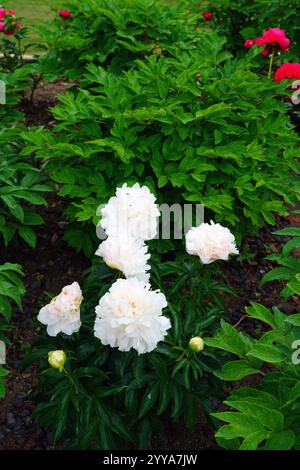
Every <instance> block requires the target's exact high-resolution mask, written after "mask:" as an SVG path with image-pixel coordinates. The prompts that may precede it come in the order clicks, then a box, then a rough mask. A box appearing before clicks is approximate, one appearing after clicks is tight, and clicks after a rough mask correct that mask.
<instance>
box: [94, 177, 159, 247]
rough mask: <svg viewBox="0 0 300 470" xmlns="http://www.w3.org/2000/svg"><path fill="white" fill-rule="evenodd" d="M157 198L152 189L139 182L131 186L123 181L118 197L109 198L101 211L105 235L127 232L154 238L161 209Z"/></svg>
mask: <svg viewBox="0 0 300 470" xmlns="http://www.w3.org/2000/svg"><path fill="white" fill-rule="evenodd" d="M155 201H156V198H155V197H154V196H153V194H151V192H150V191H149V188H147V187H146V186H142V187H141V186H140V185H139V184H138V183H136V184H134V185H133V186H132V187H131V188H129V187H128V186H127V184H126V183H125V184H123V186H122V187H121V188H117V190H116V196H114V197H112V198H110V200H109V201H108V203H107V204H106V206H104V207H103V209H102V210H101V214H102V220H101V224H100V225H101V227H102V228H103V229H104V230H105V233H106V235H108V236H113V237H118V236H120V233H125V234H126V236H127V237H132V238H135V239H137V240H143V241H145V240H151V239H152V238H154V237H155V235H156V233H157V219H158V217H159V216H160V212H159V209H158V206H157V204H155Z"/></svg>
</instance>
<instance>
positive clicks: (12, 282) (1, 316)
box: [0, 263, 25, 398]
mask: <svg viewBox="0 0 300 470" xmlns="http://www.w3.org/2000/svg"><path fill="white" fill-rule="evenodd" d="M22 276H23V271H22V267H21V266H20V265H18V264H12V263H4V264H2V265H0V341H3V342H4V343H8V339H7V337H6V333H7V331H9V330H10V326H9V322H10V320H11V316H12V305H11V304H12V302H15V303H16V304H17V305H18V307H19V308H20V309H22V303H21V301H22V296H23V295H24V293H25V287H24V285H23V283H22V281H21V277H22ZM7 374H8V371H7V370H6V369H4V368H3V367H1V365H0V398H3V397H4V396H5V385H4V377H5V376H6V375H7Z"/></svg>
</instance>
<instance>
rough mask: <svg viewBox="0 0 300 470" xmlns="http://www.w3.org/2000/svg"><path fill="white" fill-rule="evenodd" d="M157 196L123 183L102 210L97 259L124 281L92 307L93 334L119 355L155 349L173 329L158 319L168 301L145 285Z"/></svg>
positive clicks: (153, 231)
mask: <svg viewBox="0 0 300 470" xmlns="http://www.w3.org/2000/svg"><path fill="white" fill-rule="evenodd" d="M155 200H156V199H155V197H154V196H153V194H151V192H150V191H149V189H148V188H147V187H146V186H142V187H141V186H140V185H139V184H135V185H134V186H132V187H131V188H129V187H128V186H127V184H124V185H123V186H122V187H121V188H117V190H116V195H115V196H114V197H112V198H111V199H110V200H109V201H108V203H107V204H106V206H105V207H104V208H103V209H102V211H101V213H102V220H101V227H102V228H103V229H104V231H105V233H106V235H107V236H108V238H107V239H106V240H105V241H104V242H102V243H101V244H100V246H99V248H98V250H97V251H96V255H99V256H102V258H103V259H104V261H105V263H106V264H107V265H108V266H110V267H111V268H115V269H118V270H119V271H122V272H123V273H124V275H125V277H126V278H127V279H119V280H118V281H116V282H115V283H114V284H113V285H112V287H111V288H110V290H109V292H108V293H107V294H105V295H104V296H103V297H102V298H101V299H100V301H99V305H98V306H97V307H96V314H97V318H96V322H95V336H96V337H97V338H99V339H100V340H101V341H102V343H103V344H109V345H110V346H111V347H112V348H114V347H118V348H119V350H120V351H129V350H130V349H132V348H133V349H135V350H136V351H137V352H138V353H139V354H143V353H146V352H150V351H152V350H153V349H155V348H156V346H157V343H158V342H159V341H161V340H162V339H163V338H164V337H165V335H166V333H167V330H168V329H169V328H170V327H171V324H170V321H169V319H168V318H166V317H164V316H163V315H162V309H163V308H164V307H166V306H167V301H166V298H165V296H164V294H162V293H161V292H160V291H151V286H150V284H148V281H149V277H150V275H149V273H148V271H149V270H150V266H149V264H148V260H149V258H150V254H148V247H147V246H146V245H145V241H147V240H151V239H152V238H154V237H155V235H156V233H157V225H158V217H159V215H160V212H159V209H158V206H157V204H156V203H155Z"/></svg>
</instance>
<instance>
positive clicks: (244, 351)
mask: <svg viewBox="0 0 300 470" xmlns="http://www.w3.org/2000/svg"><path fill="white" fill-rule="evenodd" d="M246 312H247V314H248V316H249V317H250V318H253V319H257V320H259V321H261V322H263V323H264V324H265V325H266V326H267V327H268V328H269V330H268V331H266V332H265V333H263V334H262V335H261V337H260V338H258V339H254V338H252V337H250V336H249V335H247V334H245V333H242V332H239V331H238V330H237V328H234V327H232V326H231V325H229V324H228V323H226V322H221V329H220V330H219V332H218V333H217V334H216V335H215V337H214V338H210V339H206V340H205V343H206V344H207V345H210V346H212V347H213V348H217V349H221V350H224V351H227V352H229V353H231V354H233V355H235V356H237V359H235V360H233V361H231V362H227V363H226V364H225V365H224V366H223V367H222V368H221V369H219V370H217V371H215V375H216V376H217V377H218V378H220V379H221V380H225V381H237V380H240V379H243V378H244V377H248V376H253V375H257V376H258V377H259V378H260V379H259V382H260V385H258V386H255V387H251V386H250V387H249V386H247V387H240V388H238V389H235V390H233V392H232V393H231V394H230V395H229V397H228V398H226V400H225V402H224V403H225V404H226V405H227V406H228V407H229V411H219V412H217V413H213V416H214V417H216V418H218V419H219V420H221V421H225V422H226V423H227V424H225V425H224V426H222V427H221V428H220V429H219V430H218V431H217V434H216V438H217V441H218V443H219V444H220V445H221V446H223V447H225V448H230V449H241V450H255V449H260V450H289V449H299V425H300V415H299V403H300V402H299V397H300V387H299V377H300V376H299V368H298V367H297V364H299V357H298V355H299V351H298V349H297V348H299V326H300V321H299V318H300V314H295V315H289V316H288V315H285V314H284V313H282V312H281V311H280V310H279V309H278V308H277V307H274V308H273V311H272V312H271V311H270V310H268V309H267V308H265V307H264V306H262V305H260V304H256V303H253V304H252V306H251V307H247V308H246ZM293 350H294V352H293ZM256 383H257V381H256Z"/></svg>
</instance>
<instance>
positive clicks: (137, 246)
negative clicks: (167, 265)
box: [96, 237, 150, 282]
mask: <svg viewBox="0 0 300 470" xmlns="http://www.w3.org/2000/svg"><path fill="white" fill-rule="evenodd" d="M96 255H98V256H102V258H103V259H104V261H105V263H106V264H107V265H108V266H109V267H110V268H113V269H118V270H119V271H122V272H123V273H124V274H125V276H126V277H127V278H128V277H137V278H138V279H140V280H143V281H145V282H148V281H149V274H148V273H147V271H149V269H150V266H149V264H147V261H148V260H149V258H150V254H148V248H147V246H146V245H144V244H143V243H142V242H139V241H137V240H134V239H133V238H125V237H108V238H107V239H106V240H105V241H104V242H102V243H101V245H100V246H99V248H98V250H97V251H96Z"/></svg>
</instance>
